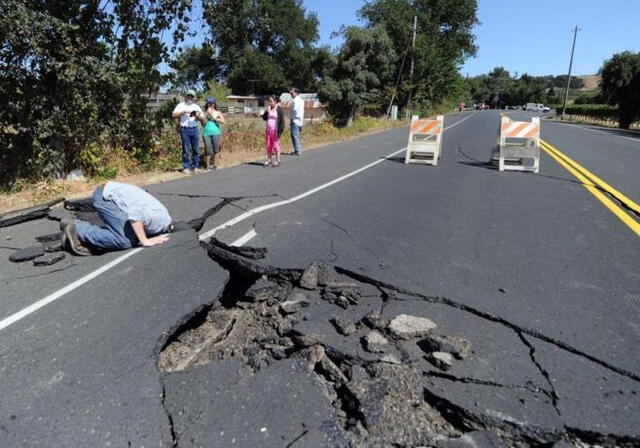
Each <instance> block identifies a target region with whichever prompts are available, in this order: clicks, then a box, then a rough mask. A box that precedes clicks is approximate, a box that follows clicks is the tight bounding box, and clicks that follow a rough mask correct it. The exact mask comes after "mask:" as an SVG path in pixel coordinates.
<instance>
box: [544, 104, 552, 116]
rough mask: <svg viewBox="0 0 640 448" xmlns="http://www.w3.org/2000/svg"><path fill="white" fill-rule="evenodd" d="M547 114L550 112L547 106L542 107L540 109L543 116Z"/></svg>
mask: <svg viewBox="0 0 640 448" xmlns="http://www.w3.org/2000/svg"><path fill="white" fill-rule="evenodd" d="M547 112H551V108H550V107H548V106H544V107H543V108H542V113H543V114H546V113H547Z"/></svg>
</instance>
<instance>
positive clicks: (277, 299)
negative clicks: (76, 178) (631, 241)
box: [41, 195, 640, 447]
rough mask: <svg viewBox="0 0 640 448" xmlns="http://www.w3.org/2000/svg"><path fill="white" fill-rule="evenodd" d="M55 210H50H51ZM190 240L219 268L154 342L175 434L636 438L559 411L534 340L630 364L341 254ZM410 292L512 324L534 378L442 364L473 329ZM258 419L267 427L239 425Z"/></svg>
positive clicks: (459, 352)
mask: <svg viewBox="0 0 640 448" xmlns="http://www.w3.org/2000/svg"><path fill="white" fill-rule="evenodd" d="M189 197H190V196H189ZM198 197H199V196H198ZM256 197H260V198H262V197H267V196H266V195H265V196H256ZM246 198H248V197H229V198H226V197H220V200H219V201H218V202H217V203H216V204H214V205H213V206H212V207H210V208H209V209H208V210H206V211H205V212H204V213H203V214H202V215H201V216H199V217H197V218H194V219H191V220H189V221H188V224H189V226H188V227H190V228H191V229H193V230H196V231H199V230H201V229H202V227H203V226H204V224H205V222H206V221H207V220H208V219H209V218H211V217H213V216H214V215H215V214H216V213H218V212H220V211H221V210H223V209H224V208H225V207H226V206H236V203H237V202H239V201H241V200H243V199H246ZM66 208H67V210H69V211H72V212H75V214H76V215H77V216H79V217H83V216H84V215H81V214H92V213H93V214H95V212H93V211H92V208H91V205H90V204H89V203H88V202H87V201H86V200H84V201H75V202H68V203H67V204H66ZM58 215H59V213H57V214H56V213H53V212H52V213H50V214H49V218H50V219H59V218H60V217H59V216H58ZM329 224H331V225H334V224H333V223H329ZM340 229H341V230H342V231H344V232H345V233H346V234H347V236H348V237H349V238H351V236H350V235H349V234H348V232H346V230H344V229H342V228H340ZM57 236H58V234H53V235H45V236H43V237H41V238H44V239H45V240H47V241H48V240H49V239H51V238H49V237H57ZM54 239H55V238H54ZM201 246H202V247H203V248H204V250H206V251H207V253H208V255H209V258H210V259H211V260H212V262H214V263H217V264H218V265H219V266H221V267H223V268H224V269H226V270H227V271H228V272H229V273H230V277H229V280H228V282H227V284H226V287H225V288H224V290H223V292H222V293H221V295H220V297H212V298H211V300H212V303H211V304H210V305H206V306H204V307H201V308H198V309H196V310H193V311H192V312H191V313H189V315H187V316H184V318H183V319H182V320H181V321H180V322H178V323H176V326H175V327H174V328H173V329H172V330H170V331H169V333H167V334H164V335H163V336H162V342H161V344H160V346H159V347H158V350H157V353H156V354H157V358H158V368H159V370H160V373H161V374H160V386H161V391H162V392H161V397H160V398H161V403H162V406H163V408H164V410H165V411H166V415H167V419H168V422H169V426H170V433H171V437H172V438H173V444H174V446H198V445H203V440H205V441H206V440H209V441H215V443H214V445H215V446H219V445H227V444H237V445H240V446H258V445H264V444H267V445H272V446H291V447H301V446H396V447H408V446H453V445H448V444H455V443H458V445H455V446H460V445H459V444H462V446H475V445H478V444H479V445H481V446H483V444H485V445H489V446H499V445H500V444H506V445H508V446H531V445H536V446H537V445H548V444H553V443H556V442H559V441H566V442H570V443H572V444H574V445H576V446H585V445H592V444H601V445H607V446H624V447H626V446H629V447H630V446H638V445H640V437H639V436H638V434H637V431H635V432H631V433H630V434H626V433H620V434H618V433H615V431H608V430H606V428H604V430H603V431H594V430H592V429H587V428H581V427H578V426H577V425H575V422H573V423H571V424H567V423H565V422H564V419H563V417H564V416H563V412H562V407H561V405H562V404H563V403H562V401H561V400H563V398H562V391H561V390H559V389H558V386H557V385H556V384H555V381H554V378H552V377H551V375H550V373H549V366H545V361H544V360H543V359H542V358H541V357H540V356H539V354H538V351H537V349H536V347H537V345H534V343H533V342H532V341H534V340H535V341H537V343H545V344H549V345H551V346H553V347H554V348H555V349H557V350H560V351H564V352H566V353H567V354H571V355H575V356H577V357H579V358H580V359H582V360H584V361H586V362H588V363H592V364H595V365H597V366H600V367H602V368H603V369H605V370H607V371H608V372H610V373H611V374H615V375H619V376H621V377H624V378H625V379H626V380H628V381H630V382H631V383H634V386H635V383H637V382H640V376H638V375H637V374H635V373H634V372H630V371H627V370H625V369H622V368H620V367H618V366H615V365H613V364H611V363H609V362H607V361H605V360H603V359H599V358H597V357H595V356H593V355H590V354H588V353H585V352H584V351H581V350H578V349H577V348H575V347H572V346H571V345H569V344H566V343H565V342H563V341H560V340H557V339H555V338H552V337H549V336H547V335H545V334H542V333H540V332H538V331H536V330H534V329H531V328H526V327H523V326H521V325H517V324H515V323H513V322H510V321H507V320H505V319H504V318H502V317H500V316H498V315H493V314H489V313H486V312H484V311H482V310H479V309H476V308H473V307H470V306H468V305H466V304H464V303H459V302H457V301H454V300H451V299H449V298H447V297H436V296H429V295H425V294H422V293H419V292H416V291H410V290H408V289H406V288H403V287H400V286H397V285H393V284H390V283H385V282H381V281H379V280H377V279H375V278H371V277H368V276H366V275H364V274H362V273H360V272H355V271H353V270H351V269H347V268H345V267H342V266H338V265H332V266H330V265H327V264H323V263H314V264H312V265H311V266H308V267H306V268H298V269H282V268H278V267H275V266H270V265H268V264H263V263H261V262H260V260H262V259H264V258H265V256H266V254H267V250H266V249H264V248H252V247H231V246H228V245H226V244H224V243H222V242H220V241H218V240H216V239H215V238H212V239H211V240H210V241H209V242H207V243H204V242H203V243H201ZM335 258H336V259H337V256H336V257H335ZM72 266H73V265H72ZM52 272H55V271H52ZM409 303H414V304H415V303H423V304H424V305H425V306H427V305H432V304H437V305H443V306H445V307H449V308H451V309H454V310H457V311H460V312H462V313H464V314H466V315H468V316H469V318H475V319H481V320H484V321H486V322H490V323H492V324H495V325H498V326H501V327H504V328H505V329H507V331H510V332H512V333H513V334H515V335H516V339H517V341H518V342H519V343H520V344H521V345H522V350H523V353H525V354H526V358H527V359H528V360H529V361H528V362H529V365H528V366H527V367H526V368H527V369H530V370H531V373H530V375H528V376H527V377H532V378H537V379H535V380H524V381H521V382H505V381H500V380H498V379H494V378H491V377H490V376H489V377H482V376H481V375H480V376H478V377H476V376H475V375H469V374H464V375H456V374H455V373H452V371H451V370H455V367H456V365H462V364H464V363H467V362H469V359H473V357H474V356H476V353H475V351H474V350H471V348H474V347H475V346H477V345H478V344H480V343H481V341H476V340H465V339H464V338H462V337H460V336H459V335H457V334H444V333H443V332H442V331H441V330H440V331H439V330H438V327H437V324H438V322H431V321H425V320H424V317H421V316H418V315H411V314H410V312H409V311H407V313H408V314H409V315H408V316H407V315H405V314H403V313H401V312H400V311H402V305H403V304H409ZM392 304H393V305H394V306H393V307H391V306H390V305H392ZM399 310H400V311H399ZM398 319H399V320H398ZM407 319H408V323H407ZM394 322H395V324H394ZM401 324H404V327H403V325H401ZM402 328H404V330H405V331H408V332H405V333H403V332H402ZM407 328H409V330H407ZM501 368H502V366H501ZM450 369H451V370H450ZM212 373H213V375H212ZM210 380H213V383H214V384H211V383H209V381H210ZM605 380H606V378H605ZM217 382H219V383H220V384H219V385H217V386H216V384H215V383H217ZM203 384H206V387H204V386H203ZM459 385H461V386H463V388H462V389H457V388H456V387H457V386H459ZM216 387H218V388H217V389H216ZM469 387H470V388H476V390H480V389H484V390H493V391H497V392H488V393H487V395H504V397H502V398H503V400H502V401H500V400H497V401H496V400H493V401H492V399H493V397H491V398H486V396H483V395H482V393H480V397H481V398H480V399H478V400H477V401H476V402H475V404H474V401H473V400H471V401H469V400H465V399H462V398H461V396H462V395H464V394H468V393H469V390H471V389H469ZM194 390H195V391H197V392H194ZM483 393H484V392H483ZM585 393H591V391H586V392H585ZM607 393H609V392H607ZM243 394H244V395H245V397H244V401H243V400H240V399H239V397H240V396H242V395H243ZM631 394H632V395H635V389H634V390H631ZM605 396H606V394H605ZM505 397H506V398H505ZM474 400H475V398H474ZM478 401H479V402H480V404H478ZM203 403H208V404H203ZM212 403H213V404H212ZM248 403H249V404H248ZM470 403H471V404H470ZM486 403H488V404H486ZM505 403H506V404H511V403H513V407H509V406H506V407H505ZM278 406H284V408H278ZM483 406H484V407H483ZM565 406H566V404H565ZM252 407H253V408H254V412H253V413H252V412H251V411H250V410H248V409H251V408H252ZM221 413H226V414H227V415H226V418H225V417H222V416H221ZM532 415H534V417H531V416H532ZM550 415H552V417H549V416H550ZM267 417H269V418H271V420H270V421H271V422H272V423H274V422H275V424H273V425H272V426H273V427H269V426H260V427H259V428H251V424H253V423H256V424H257V422H260V421H263V420H265V419H266V418H267ZM283 420H288V421H289V422H288V423H289V424H288V425H286V424H285V425H283V424H282V422H283ZM248 426H249V427H248ZM279 426H281V427H279ZM274 433H276V435H277V438H276V439H273V437H276V435H274ZM268 436H271V437H272V438H271V439H265V437H268ZM220 441H225V442H220ZM226 442H229V443H226ZM474 444H475V445H474ZM204 445H205V446H207V445H210V444H207V443H204Z"/></svg>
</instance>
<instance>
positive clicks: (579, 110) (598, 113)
mask: <svg viewBox="0 0 640 448" xmlns="http://www.w3.org/2000/svg"><path fill="white" fill-rule="evenodd" d="M566 113H567V114H568V115H583V116H587V117H592V118H596V119H600V120H616V119H617V118H618V114H619V113H620V112H619V110H618V108H616V107H612V106H609V105H606V104H582V105H573V106H570V107H567V109H566ZM556 114H558V115H560V114H562V110H561V109H558V110H556Z"/></svg>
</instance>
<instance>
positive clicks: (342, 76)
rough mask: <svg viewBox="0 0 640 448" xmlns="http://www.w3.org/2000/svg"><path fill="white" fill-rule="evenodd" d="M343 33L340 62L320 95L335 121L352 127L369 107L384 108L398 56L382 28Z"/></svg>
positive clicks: (325, 82)
mask: <svg viewBox="0 0 640 448" xmlns="http://www.w3.org/2000/svg"><path fill="white" fill-rule="evenodd" d="M342 33H343V35H344V38H345V40H344V43H343V45H342V47H341V49H340V52H339V53H338V55H337V57H336V61H337V62H336V64H335V67H334V68H333V70H332V72H331V73H330V74H329V75H328V76H327V78H326V79H325V80H324V82H323V83H322V84H321V85H320V89H319V92H318V93H319V96H320V100H321V101H323V102H325V103H326V104H327V105H328V110H329V113H330V114H331V116H332V117H333V118H334V119H335V121H336V122H337V123H338V124H341V125H346V126H351V123H352V122H353V119H354V118H355V116H356V114H357V113H358V112H359V111H360V110H361V109H362V107H363V106H364V105H365V104H376V103H378V104H379V105H382V99H383V90H382V89H383V87H384V86H385V84H386V83H390V82H392V78H393V70H394V65H393V63H394V61H395V60H396V54H395V51H394V50H393V43H392V42H391V39H390V38H389V36H388V35H387V33H386V31H385V29H384V28H383V27H382V26H376V27H373V28H370V29H363V28H360V27H356V26H351V27H348V28H345V29H344V30H343V32H342Z"/></svg>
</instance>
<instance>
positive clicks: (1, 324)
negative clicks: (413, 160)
mask: <svg viewBox="0 0 640 448" xmlns="http://www.w3.org/2000/svg"><path fill="white" fill-rule="evenodd" d="M473 115H474V114H471V115H469V116H468V117H465V118H463V119H462V120H460V121H457V122H455V123H454V124H452V125H451V126H448V127H446V128H444V129H443V131H446V130H447V129H451V128H452V127H454V126H457V125H459V124H460V123H462V122H463V121H465V120H467V119H469V118H471V117H472V116H473ZM405 149H407V148H402V149H399V150H398V151H395V152H392V153H391V154H389V155H387V156H385V157H384V158H382V159H379V160H376V161H375V162H372V163H369V164H368V165H365V166H363V167H362V168H359V169H357V170H355V171H352V172H350V173H348V174H345V175H344V176H341V177H338V178H336V179H334V180H332V181H330V182H327V183H325V184H322V185H319V186H317V187H315V188H312V189H311V190H308V191H306V192H304V193H301V194H299V195H297V196H294V197H292V198H291V199H286V200H284V201H278V202H274V203H272V204H267V205H263V206H260V207H256V208H254V209H251V210H249V211H247V212H245V213H242V214H240V215H238V216H236V217H235V218H233V219H230V220H229V221H227V222H225V223H224V224H220V225H219V226H218V227H216V228H214V229H211V230H209V231H208V232H205V233H203V234H202V235H200V237H199V238H200V240H205V239H207V238H209V237H211V236H212V235H213V234H214V233H216V232H217V231H218V230H221V229H225V228H227V227H231V226H233V225H235V224H237V223H239V222H241V221H244V220H245V219H247V218H249V217H251V216H254V215H257V214H258V213H261V212H264V211H265V210H270V209H272V208H276V207H281V206H283V205H287V204H291V203H293V202H296V201H299V200H300V199H303V198H306V197H307V196H310V195H312V194H314V193H317V192H318V191H321V190H324V189H325V188H329V187H330V186H332V185H335V184H337V183H338V182H342V181H343V180H345V179H348V178H350V177H353V176H355V175H356V174H359V173H361V172H363V171H366V170H368V169H369V168H372V167H374V166H376V165H378V164H380V163H382V162H384V161H385V160H388V159H390V158H391V157H393V156H395V155H396V154H400V153H401V152H402V151H404V150H405ZM245 236H246V235H245ZM141 250H142V248H137V249H133V250H130V251H129V252H127V253H125V254H123V255H121V256H120V257H118V258H116V259H115V260H112V261H110V262H109V263H107V264H105V265H104V266H102V267H101V268H99V269H96V270H95V271H93V272H91V273H89V274H87V275H85V276H84V277H82V278H80V279H79V280H76V281H75V282H73V283H70V284H68V285H67V286H65V287H64V288H62V289H59V290H57V291H56V292H54V293H53V294H50V295H48V296H47V297H45V298H43V299H40V300H38V301H37V302H35V303H33V304H31V305H29V306H28V307H26V308H24V309H22V310H20V311H18V312H17V313H15V314H12V315H11V316H9V317H6V318H4V319H2V320H1V321H0V331H2V330H4V329H5V328H7V327H9V326H10V325H13V324H15V323H16V322H18V321H19V320H21V319H24V318H25V317H27V316H28V315H30V314H32V313H35V312H36V311H38V310H39V309H40V308H42V307H44V306H46V305H48V304H49V303H51V302H53V301H54V300H57V299H59V298H60V297H62V296H64V295H66V294H68V293H70V292H71V291H73V290H75V289H77V288H79V287H80V286H82V285H84V284H85V283H87V282H89V281H91V280H93V279H94V278H96V277H97V276H99V275H100V274H103V273H104V272H106V271H108V270H109V269H111V268H113V267H114V266H117V265H118V264H120V263H122V262H123V261H124V260H126V259H127V258H129V257H132V256H133V255H135V254H137V253H138V252H140V251H141Z"/></svg>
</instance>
